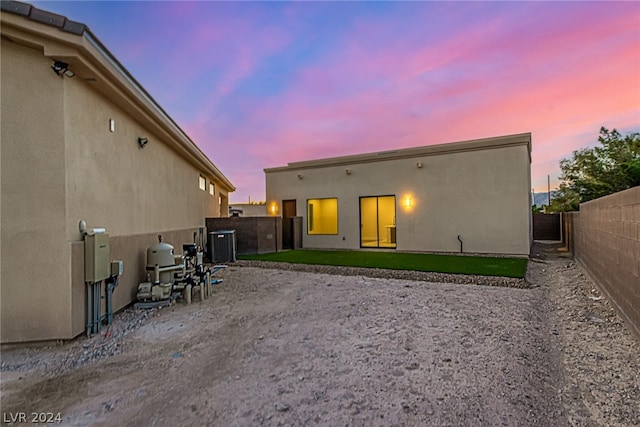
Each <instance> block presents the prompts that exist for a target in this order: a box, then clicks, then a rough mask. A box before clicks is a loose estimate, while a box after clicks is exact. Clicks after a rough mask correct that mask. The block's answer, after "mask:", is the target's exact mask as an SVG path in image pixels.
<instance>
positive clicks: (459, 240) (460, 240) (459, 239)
mask: <svg viewBox="0 0 640 427" xmlns="http://www.w3.org/2000/svg"><path fill="white" fill-rule="evenodd" d="M458 242H460V253H462V239H461V238H460V235H459V234H458Z"/></svg>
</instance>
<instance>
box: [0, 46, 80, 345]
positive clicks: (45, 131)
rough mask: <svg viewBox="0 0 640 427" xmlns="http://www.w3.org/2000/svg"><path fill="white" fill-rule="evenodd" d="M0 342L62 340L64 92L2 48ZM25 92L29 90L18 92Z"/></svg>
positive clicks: (32, 63) (66, 258) (28, 61)
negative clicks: (0, 339)
mask: <svg viewBox="0 0 640 427" xmlns="http://www.w3.org/2000/svg"><path fill="white" fill-rule="evenodd" d="M1 46H2V60H1V62H0V63H1V73H2V74H1V85H2V93H1V97H0V98H1V108H2V133H1V146H0V147H1V148H0V149H1V151H2V168H1V171H2V172H1V173H2V192H1V193H2V196H1V197H2V246H3V248H4V250H3V252H2V276H1V277H0V300H1V310H2V314H1V321H2V324H1V331H0V333H1V337H2V342H7V341H25V340H39V339H48V338H49V337H51V336H54V337H63V336H68V334H69V326H70V316H71V314H70V311H71V310H70V309H71V296H70V293H69V292H68V291H66V292H65V288H66V290H68V289H70V270H69V269H70V265H71V263H70V253H69V251H70V248H69V245H68V244H67V238H66V228H65V217H66V202H65V172H64V170H65V159H64V92H65V85H66V84H67V83H68V82H67V81H64V80H62V79H60V78H57V77H56V76H55V75H54V74H53V73H52V72H51V69H50V68H49V66H50V62H49V61H48V60H46V59H45V58H43V57H42V56H41V55H34V54H33V50H32V49H29V48H25V47H21V46H17V45H15V44H13V43H10V42H7V41H5V40H4V39H3V40H2V45H1ZM26 88H29V90H25V89H26Z"/></svg>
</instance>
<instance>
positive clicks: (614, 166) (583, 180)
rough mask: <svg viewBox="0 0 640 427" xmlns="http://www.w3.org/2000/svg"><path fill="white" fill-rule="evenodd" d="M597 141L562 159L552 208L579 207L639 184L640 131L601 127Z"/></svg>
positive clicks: (565, 209)
mask: <svg viewBox="0 0 640 427" xmlns="http://www.w3.org/2000/svg"><path fill="white" fill-rule="evenodd" d="M598 142H599V143H600V145H598V146H595V147H593V148H584V149H582V150H577V151H574V152H573V157H571V158H569V159H562V160H561V161H560V169H561V171H562V175H561V176H560V179H561V180H562V181H563V182H562V183H561V184H560V188H559V189H558V194H557V195H556V197H555V198H554V200H553V201H552V203H551V206H550V208H551V210H552V211H556V212H558V211H568V210H576V209H578V206H579V204H580V203H583V202H587V201H589V200H593V199H597V198H598V197H602V196H606V195H609V194H612V193H616V192H618V191H622V190H626V189H627V188H631V187H635V186H638V185H640V133H638V132H633V133H629V134H627V135H625V136H622V135H621V134H620V132H618V131H617V130H616V129H613V130H611V131H610V130H608V129H607V128H605V127H601V128H600V136H599V137H598Z"/></svg>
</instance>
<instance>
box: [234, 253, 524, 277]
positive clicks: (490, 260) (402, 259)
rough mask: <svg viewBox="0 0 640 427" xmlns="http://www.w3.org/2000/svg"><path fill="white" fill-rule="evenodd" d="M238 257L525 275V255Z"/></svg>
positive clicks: (289, 254)
mask: <svg viewBox="0 0 640 427" xmlns="http://www.w3.org/2000/svg"><path fill="white" fill-rule="evenodd" d="M238 258H239V259H244V260H259V261H275V262H289V263H293V264H321V265H338V266H346V267H368V268H388V269H392V270H414V271H428V272H436V273H452V274H477V275H481V276H502V277H517V278H524V275H525V272H526V269H527V259H526V258H500V257H479V256H465V255H436V254H415V253H399V252H370V251H318V250H310V249H299V250H293V251H284V252H273V253H268V254H258V255H242V256H238Z"/></svg>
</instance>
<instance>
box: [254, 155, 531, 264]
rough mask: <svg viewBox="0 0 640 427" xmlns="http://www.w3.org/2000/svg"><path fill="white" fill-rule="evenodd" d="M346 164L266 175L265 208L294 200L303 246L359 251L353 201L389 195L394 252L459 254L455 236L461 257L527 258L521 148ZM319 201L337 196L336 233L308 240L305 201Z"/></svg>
mask: <svg viewBox="0 0 640 427" xmlns="http://www.w3.org/2000/svg"><path fill="white" fill-rule="evenodd" d="M348 160H349V161H348V162H345V163H343V164H339V165H328V166H325V167H321V166H318V165H317V164H316V165H310V167H308V168H305V167H302V166H300V167H298V166H296V167H290V168H274V169H268V170H266V171H265V172H266V195H267V206H271V204H272V203H274V202H275V203H277V204H278V214H280V212H281V209H282V200H287V199H296V201H297V212H298V214H299V215H301V216H303V217H304V225H303V229H304V230H305V231H304V232H305V235H304V238H303V242H304V246H305V247H307V248H339V249H358V248H360V219H359V197H361V196H386V195H395V196H396V216H397V219H396V223H397V250H401V251H402V250H404V251H432V252H459V250H460V243H459V241H458V239H457V236H458V235H461V238H462V240H463V242H464V251H465V252H472V253H495V254H515V255H527V254H528V253H529V248H530V242H531V227H530V218H531V216H530V215H531V207H530V203H529V189H530V157H529V149H528V146H527V144H526V143H523V144H521V145H515V146H513V145H512V146H508V147H500V148H491V149H479V150H472V151H460V152H451V153H445V154H432V155H422V156H417V157H410V158H396V159H389V160H380V161H367V162H361V163H358V162H357V161H355V160H354V159H348ZM318 163H322V161H319V162H318ZM418 163H421V164H422V167H421V168H419V167H418V166H417V164H418ZM303 166H304V165H303ZM347 169H349V170H350V174H347V173H346V170H347ZM299 176H300V177H301V179H300V177H299ZM325 197H337V198H338V235H331V236H328V235H308V234H306V221H307V218H306V201H307V199H310V198H325ZM406 197H411V199H412V206H411V207H410V208H405V207H404V204H403V201H404V200H405V198H406Z"/></svg>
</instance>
